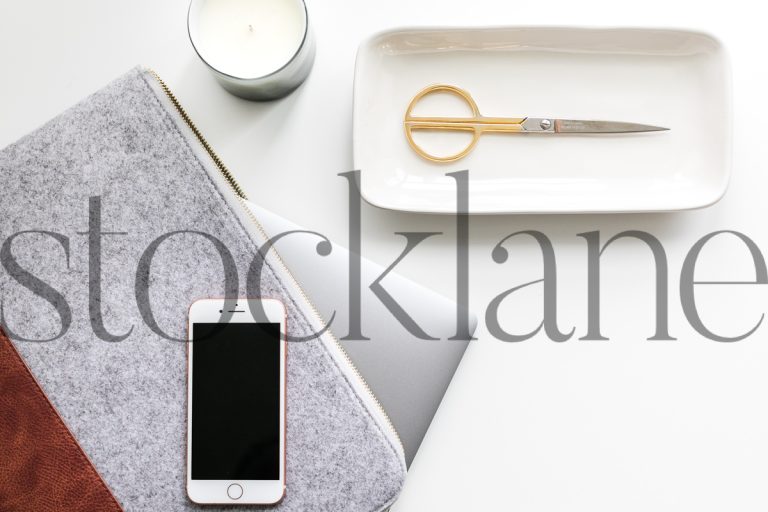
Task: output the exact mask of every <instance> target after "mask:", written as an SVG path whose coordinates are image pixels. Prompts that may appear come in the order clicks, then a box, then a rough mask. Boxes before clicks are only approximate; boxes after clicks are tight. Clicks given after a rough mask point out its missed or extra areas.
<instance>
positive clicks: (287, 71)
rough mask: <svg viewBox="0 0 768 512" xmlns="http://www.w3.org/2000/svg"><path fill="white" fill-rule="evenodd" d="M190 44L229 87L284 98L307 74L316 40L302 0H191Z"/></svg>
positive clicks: (243, 93)
mask: <svg viewBox="0 0 768 512" xmlns="http://www.w3.org/2000/svg"><path fill="white" fill-rule="evenodd" d="M187 25H188V28H189V37H190V40H191V41H192V46H193V47H194V48H195V51H196V52H197V54H198V55H199V56H200V58H201V59H202V60H203V62H205V63H206V64H207V65H208V67H209V68H210V69H211V70H212V71H213V73H214V75H215V76H216V78H217V79H218V80H219V82H220V83H221V85H222V86H223V87H224V88H225V89H227V90H228V91H229V92H231V93H233V94H235V95H237V96H240V97H243V98H246V99H253V100H270V99H276V98H281V97H283V96H286V95H287V94H289V93H291V92H292V91H293V90H294V89H296V88H297V87H298V86H299V85H301V83H302V82H303V81H304V79H306V77H307V75H308V74H309V71H310V70H311V68H312V62H313V60H314V53H315V48H314V40H313V38H312V35H311V32H310V29H309V18H308V16H307V9H306V6H305V5H304V2H303V1H302V0H192V1H191V3H190V6H189V15H188V18H187Z"/></svg>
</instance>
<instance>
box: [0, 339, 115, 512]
mask: <svg viewBox="0 0 768 512" xmlns="http://www.w3.org/2000/svg"><path fill="white" fill-rule="evenodd" d="M0 510H2V511H4V512H27V511H29V512H33V511H34V512H53V511H61V512H92V511H99V512H101V511H104V512H113V511H114V512H117V511H122V508H121V507H120V504H119V503H118V502H117V500H116V499H115V497H114V496H113V495H112V492H111V491H110V490H109V488H108V487H107V485H106V484H105V483H104V480H102V478H101V476H99V474H98V473H97V472H96V468H94V467H93V464H92V463H91V461H90V460H89V459H88V457H87V456H86V454H85V452H84V451H83V449H82V448H81V447H80V445H79V444H78V443H77V441H76V440H75V438H74V436H73V435H72V432H70V430H69V429H68V428H67V426H66V425H65V424H64V421H63V420H62V419H61V417H60V416H59V413H58V412H57V411H56V409H55V408H54V406H53V404H52V403H51V402H50V400H48V397H47V396H46V395H45V393H44V392H43V390H42V388H41V387H40V385H39V384H38V382H37V380H36V379H35V378H34V376H33V375H32V372H31V371H30V370H29V368H28V367H27V365H26V364H25V363H24V361H23V360H22V358H21V356H20V355H19V353H18V351H17V350H16V347H15V346H14V345H13V343H12V342H11V341H10V340H9V339H8V338H7V337H6V336H5V334H4V333H3V332H2V331H0Z"/></svg>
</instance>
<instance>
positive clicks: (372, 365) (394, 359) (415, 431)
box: [249, 203, 477, 466]
mask: <svg viewBox="0 0 768 512" xmlns="http://www.w3.org/2000/svg"><path fill="white" fill-rule="evenodd" d="M249 206H250V208H251V209H252V210H253V212H254V214H255V215H256V218H257V219H259V221H260V222H261V224H262V225H263V227H264V230H265V231H266V232H267V234H268V235H269V236H275V235H277V234H280V233H284V232H286V231H292V230H297V229H302V228H301V227H299V226H297V225H296V224H293V223H292V222H290V221H288V220H286V219H284V218H282V217H280V216H278V215H275V214H274V213H272V212H269V211H267V210H264V209H263V208H260V207H258V206H256V205H254V204H253V203H249ZM319 241H320V239H318V238H317V237H316V236H312V235H309V234H305V235H302V234H296V235H291V236H286V237H284V238H282V239H280V240H279V241H278V242H277V243H276V245H275V247H276V248H277V250H278V252H279V253H280V256H281V257H282V259H283V260H284V261H285V263H286V265H287V266H288V268H290V269H291V272H292V273H293V274H294V276H295V277H296V279H297V280H298V281H299V282H300V283H301V286H302V288H304V290H305V291H306V293H307V295H308V296H309V298H310V299H311V300H312V302H313V303H314V305H315V306H316V307H317V309H318V311H319V313H320V315H321V316H322V317H323V318H324V319H325V320H326V321H327V320H328V319H329V318H330V317H331V315H332V314H333V312H334V311H335V312H336V316H335V318H334V320H333V324H332V326H331V328H332V330H333V332H334V334H337V335H338V336H339V337H342V336H345V335H346V334H347V333H348V332H349V330H348V325H349V251H347V249H345V248H343V247H340V246H338V245H336V244H333V245H332V250H331V253H330V254H329V255H327V256H320V255H318V254H317V252H316V246H317V243H318V242H319ZM383 271H384V267H381V266H380V265H377V264H375V263H373V262H371V261H369V260H366V259H365V258H363V259H362V261H361V302H362V305H361V322H362V332H363V334H364V335H365V336H367V337H368V338H370V341H344V340H341V343H342V345H343V346H344V348H345V349H346V351H347V353H348V354H349V356H350V358H352V361H353V362H354V363H355V365H356V366H357V368H358V369H359V370H360V373H362V375H363V377H364V378H365V380H366V382H368V385H369V386H370V387H371V389H372V390H373V392H374V394H375V395H376V397H377V398H378V399H379V401H380V402H381V404H382V405H383V406H384V409H385V410H386V411H387V414H388V415H389V417H390V419H391V420H392V423H394V425H395V428H396V429H397V431H398V433H399V434H400V437H401V439H402V441H403V445H404V447H405V458H406V462H407V463H408V465H409V466H410V464H411V461H413V458H414V456H415V455H416V451H417V450H418V449H419V445H421V441H422V440H423V439H424V435H425V434H426V432H427V429H428V428H429V424H430V423H431V421H432V418H433V417H434V415H435V412H437V408H438V407H439V405H440V402H441V400H442V399H443V395H444V394H445V391H446V389H447V388H448V385H449V384H450V382H451V378H452V377H453V374H454V372H455V371H456V368H457V367H458V365H459V362H460V361H461V358H462V356H463V355H464V351H465V350H466V348H467V343H468V342H467V341H460V340H459V341H457V340H449V339H448V338H450V337H451V336H453V335H454V334H455V333H456V303H455V302H453V301H451V300H449V299H447V298H445V297H443V296H442V295H439V294H437V293H435V292H433V291H432V290H429V289H428V288H425V287H424V286H421V285H419V284H416V283H414V282H413V281H410V280H408V279H406V278H404V277H402V276H399V275H397V274H395V273H394V272H392V273H390V274H389V275H387V277H386V279H385V280H384V281H382V286H383V287H384V288H385V289H386V290H387V292H389V293H390V294H391V295H392V296H393V297H394V298H395V300H397V302H398V303H399V304H400V306H402V307H403V308H404V309H405V311H407V312H408V314H409V315H410V316H411V317H412V318H413V319H414V320H415V321H416V322H417V323H418V324H419V326H420V327H421V328H422V329H423V330H424V331H426V332H427V333H428V334H429V335H430V336H432V337H434V338H438V340H435V341H432V340H422V339H419V338H417V337H415V336H413V335H412V334H410V333H409V332H408V331H407V330H406V329H405V328H404V327H403V326H402V325H401V324H400V322H399V321H398V320H397V318H395V316H394V315H392V313H390V312H389V310H388V309H387V308H386V307H385V306H384V304H382V303H381V301H379V299H378V298H377V297H376V296H375V295H374V294H373V292H372V291H371V290H370V288H368V286H369V285H370V284H371V283H372V282H373V281H374V280H375V279H377V278H378V277H379V276H380V275H381V274H382V272H383ZM469 320H470V323H469V326H470V332H472V333H474V331H475V328H476V327H477V319H476V318H475V316H474V315H470V319H469Z"/></svg>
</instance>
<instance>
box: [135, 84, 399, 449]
mask: <svg viewBox="0 0 768 512" xmlns="http://www.w3.org/2000/svg"><path fill="white" fill-rule="evenodd" d="M149 73H150V74H151V75H152V76H153V77H154V78H155V80H157V82H158V84H160V88H161V89H162V90H163V92H164V93H165V95H166V96H167V97H168V99H169V100H170V102H171V104H173V107H174V108H175V109H176V112H178V114H179V116H181V118H182V119H183V120H184V123H185V124H186V125H187V126H188V127H189V129H190V130H191V131H192V133H193V134H194V135H195V137H196V138H197V140H198V142H200V145H201V146H202V147H203V149H204V150H205V152H206V153H208V156H210V157H211V160H213V163H214V165H215V166H216V168H217V169H218V170H219V172H220V173H221V175H222V176H223V177H224V180H225V181H226V182H227V183H228V184H229V186H230V187H231V188H232V191H233V192H234V193H235V196H236V197H237V199H238V202H240V204H241V205H242V207H243V208H244V209H245V212H246V215H248V217H249V218H250V219H251V222H253V224H254V226H255V227H256V229H257V230H258V232H259V234H260V235H261V236H262V237H264V239H265V240H268V239H269V236H268V235H267V233H266V231H264V227H263V226H262V225H261V223H260V222H259V221H258V219H257V218H256V216H255V215H254V214H253V212H252V211H251V209H250V208H248V205H246V204H245V202H244V201H246V200H247V199H248V198H247V197H246V195H245V191H244V190H243V188H242V187H241V186H240V184H239V183H238V182H237V180H236V179H235V177H234V176H233V175H232V172H231V171H230V170H229V169H228V168H227V166H226V165H224V162H223V161H222V160H221V158H219V155H217V154H216V152H215V151H214V150H213V148H212V147H211V145H210V144H209V143H208V141H207V140H206V139H205V137H203V134H202V133H201V132H200V130H199V129H198V128H197V125H195V123H194V121H192V118H191V117H189V114H187V111H186V110H184V107H182V106H181V103H180V102H179V100H178V98H176V95H175V94H173V91H171V89H170V87H168V84H166V83H165V81H164V80H163V79H162V78H160V75H158V74H157V73H156V72H155V71H154V70H149ZM270 251H271V252H272V253H273V255H274V256H275V257H276V259H277V262H278V264H279V265H280V267H282V269H283V270H284V271H285V273H286V274H287V275H288V276H289V277H290V279H291V280H292V281H293V283H294V284H295V287H296V289H297V290H298V291H299V293H300V294H301V297H302V298H303V299H304V301H305V303H306V304H308V305H309V309H310V311H311V312H312V314H313V315H314V316H315V317H316V318H317V319H318V320H319V321H320V322H321V323H322V324H323V325H325V321H324V320H323V318H322V317H321V316H320V313H319V312H318V311H317V308H316V307H315V305H314V303H313V302H312V301H311V300H310V299H309V297H308V296H307V294H306V292H305V291H304V288H302V286H301V285H300V284H299V282H298V281H297V280H296V278H295V277H294V275H293V273H291V271H290V269H289V268H288V266H287V265H286V264H285V262H284V261H283V258H282V257H281V256H280V253H278V252H277V251H276V250H275V249H274V247H272V248H270ZM326 332H327V333H328V335H329V336H330V338H331V339H332V340H333V342H334V344H335V345H336V347H337V348H338V349H339V352H340V353H341V355H342V357H343V358H344V361H345V362H346V363H347V365H349V367H350V368H351V369H352V372H353V373H354V374H355V376H356V377H357V378H358V380H359V381H360V383H361V384H362V386H363V389H365V391H366V392H367V393H368V395H369V396H370V397H371V399H372V400H373V402H374V403H375V404H376V407H377V408H378V409H379V411H380V412H381V414H382V416H383V417H384V419H385V420H386V423H387V426H388V427H389V429H390V430H391V431H392V433H393V434H394V435H395V438H396V439H397V442H398V443H399V444H400V447H401V448H402V447H403V441H402V439H401V438H400V434H399V433H398V432H397V429H396V428H395V425H394V424H393V423H392V419H391V418H390V417H389V415H388V414H387V411H385V410H384V407H383V406H382V405H381V402H380V401H379V399H378V398H377V397H376V394H374V392H373V390H372V389H371V386H370V385H369V384H368V382H367V381H366V380H365V377H363V375H362V374H361V373H360V370H358V368H357V366H356V365H355V363H354V362H352V359H351V358H350V357H349V354H348V353H347V351H346V349H345V348H344V347H343V346H342V345H341V343H340V342H339V339H338V338H337V337H336V335H335V334H334V333H333V332H332V331H331V329H326Z"/></svg>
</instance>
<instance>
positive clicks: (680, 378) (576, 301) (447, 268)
mask: <svg viewBox="0 0 768 512" xmlns="http://www.w3.org/2000/svg"><path fill="white" fill-rule="evenodd" d="M748 5H749V4H747V3H746V2H693V1H690V2H670V1H669V0H663V1H661V0H646V1H643V2H635V3H631V4H629V3H622V2H615V1H612V2H608V1H606V2H598V1H589V0H586V1H580V2H571V1H565V0H549V1H547V2H507V1H502V0H495V1H491V0H473V1H471V2H454V1H450V2H449V1H445V0H433V1H432V0H431V1H415V0H410V1H406V0H388V1H387V2H377V3H373V2H341V1H338V0H324V1H318V0H311V1H310V9H311V16H312V21H313V23H314V25H315V31H316V35H317V39H318V55H317V61H316V64H315V69H314V72H313V74H312V75H311V77H310V79H309V81H308V82H307V84H306V85H305V87H303V88H302V89H301V90H300V91H299V92H298V93H296V94H294V95H293V96H291V97H289V98H288V99H286V100H284V101H281V102H277V103H270V104H255V103H247V102H244V101H241V100H238V99H236V98H233V97H231V96H229V95H228V94H227V93H225V92H224V91H223V90H222V89H221V88H219V87H218V86H217V85H216V83H215V82H214V81H213V78H212V77H211V76H209V74H208V72H207V71H206V69H205V68H204V66H203V64H202V63H201V62H199V60H198V59H197V57H196V56H195V55H194V52H193V51H192V48H191V46H190V44H189V42H188V40H187V36H186V26H185V11H186V1H184V0H174V1H164V2H157V1H150V0H134V1H131V2H114V1H103V0H102V1H96V0H92V1H86V0H70V1H66V2H60V1H48V2H43V1H39V0H27V1H24V2H12V1H10V0H4V1H3V2H2V3H0V62H2V65H3V72H2V80H0V146H4V145H6V144H8V143H10V142H12V141H14V140H15V139H17V138H18V137H20V136H21V135H23V134H25V133H26V132H28V131H29V130H32V129H33V128H35V127H36V126H38V125H40V124H41V123H43V122H44V121H46V120H47V119H49V118H50V117H52V116H54V115H55V114H57V113H59V112H60V111H61V110H63V109H64V108H66V107H67V106H69V105H71V104H72V103H74V102H75V101H77V100H79V99H80V98H82V97H83V96H84V95H86V94H87V93H90V92H92V91H94V90H96V89H98V88H99V87H101V86H102V85H104V84H105V83H106V82H108V81H109V80H111V79H113V78H115V77H117V76H118V75H120V74H121V73H122V72H124V71H126V70H127V69H128V68H130V67H132V66H134V65H136V64H139V63H141V64H145V65H148V66H151V67H153V68H155V69H156V70H157V71H158V72H159V73H160V74H161V75H162V76H163V77H164V78H165V79H166V81H167V82H168V83H169V84H170V86H171V87H172V88H173V90H174V91H175V92H176V94H177V95H178V96H179V98H180V100H181V101H182V103H183V104H184V105H185V106H186V107H187V109H188V110H189V113H190V114H191V116H192V118H193V119H195V120H196V122H197V123H198V124H199V126H200V128H201V130H202V132H203V133H204V134H205V135H206V137H207V138H208V139H209V140H210V142H211V144H212V145H213V146H214V147H215V148H216V150H217V151H218V152H219V153H220V154H221V156H222V157H223V159H224V161H225V162H226V163H227V164H228V165H229V166H230V167H231V168H232V169H233V170H234V172H235V173H236V175H237V177H238V179H239V180H240V181H241V182H242V183H243V184H244V186H245V189H246V191H247V192H248V195H249V196H250V197H251V198H252V199H253V200H254V201H256V202H258V203H260V204H261V205H262V206H264V207H266V208H268V209H271V210H273V211H275V212H277V213H279V214H282V215H284V216H286V217H288V218H289V219H291V220H293V221H295V222H298V223H300V224H304V225H306V226H307V227H311V228H313V229H316V230H318V231H321V232H323V233H325V234H327V235H328V236H329V237H331V238H332V239H334V240H337V241H341V242H343V243H346V218H347V214H346V208H345V205H346V201H347V190H346V181H345V180H343V179H341V178H339V177H337V176H336V174H337V173H339V172H344V171H348V170H350V169H351V167H352V156H351V104H352V101H351V99H352V98H351V93H352V73H353V66H354V58H355V51H356V48H357V45H358V43H359V42H360V41H361V40H362V39H363V38H365V37H366V36H368V35H369V34H371V33H372V32H374V31H377V30H380V29H384V28H389V27H394V26H398V25H439V24H453V25H456V24H472V25H482V24H561V25H562V24H579V25H600V26H605V25H634V26H675V27H691V28H699V29H704V30H707V31H710V32H713V33H714V34H715V35H717V36H718V37H720V38H722V39H723V41H724V42H725V44H726V45H727V46H728V48H729V49H730V52H731V57H732V64H733V70H734V90H735V98H734V108H735V120H736V126H735V154H734V156H735V160H734V174H733V179H732V182H731V188H730V190H729V192H728V193H727V195H726V197H725V198H724V199H723V200H722V201H721V202H720V203H719V204H717V205H715V206H714V207H711V208H709V209H706V210H702V211H695V212H687V213H678V214H652V215H606V216H595V215H588V216H564V215H559V216H550V217H547V216H501V217H480V218H474V219H472V222H471V230H472V233H471V244H472V246H471V269H470V275H471V285H470V287H471V289H470V294H471V297H470V298H471V303H472V305H473V308H474V310H475V311H476V312H478V313H479V314H480V316H481V317H482V316H483V315H484V311H485V307H486V305H487V303H488V302H489V301H490V300H491V298H492V297H494V296H495V295H497V294H498V293H501V292H502V291H504V290H505V289H507V288H511V287H513V286H517V285H519V284H522V283H524V282H528V281H532V280H535V279H539V278H540V277H541V276H540V273H541V262H540V255H539V252H538V249H537V248H536V246H534V245H533V244H531V243H530V242H529V241H527V240H524V239H519V240H517V241H513V242H511V243H509V244H508V245H507V247H508V248H509V249H510V251H511V257H510V260H509V261H508V262H507V263H505V264H504V265H498V264H496V263H494V262H493V261H492V260H491V258H490V252H491V249H492V247H493V246H494V244H496V243H497V242H498V241H499V240H501V239H502V238H503V237H504V236H506V235H507V234H510V233H512V232H514V231H517V230H521V229H538V230H541V231H543V232H544V233H546V234H547V235H548V236H550V237H551V238H552V240H553V242H554V244H555V249H556V251H557V261H558V270H559V275H558V278H559V281H558V287H559V315H560V318H559V321H560V325H561V326H562V328H563V329H564V330H569V329H570V328H571V327H575V328H576V336H574V339H572V340H570V341H568V342H566V343H562V344H557V343H553V342H551V341H549V340H548V339H546V338H545V337H544V336H543V335H542V336H537V337H536V338H534V339H532V340H529V341H526V342H523V343H518V344H505V343H503V342H500V341H497V340H494V339H492V338H491V337H490V336H489V335H488V334H487V331H486V330H485V328H484V327H481V329H480V331H479V333H478V336H479V338H480V339H479V340H478V341H477V342H476V343H474V344H472V345H471V346H470V348H469V351H468V352H467V355H466V357H465V359H464V362H463V363H462V365H461V367H460V369H459V372H458V374H457V375H456V378H455V380H454V382H453V384H452V387H451V388H450V390H449V393H448V395H447V396H446V399H445V401H444V403H443V406H442V408H441V410H440V411H439V413H438V416H437V417H436V420H435V422H434V423H433V426H432V429H431V430H430V432H429V435H428V437H427V439H426V441H425V443H424V445H423V447H422V450H421V452H420V453H419V455H418V457H417V459H416V461H415V463H414V465H413V467H412V469H411V472H410V475H409V478H408V482H407V485H406V488H405V491H404V493H403V495H402V498H401V499H400V501H399V502H398V504H397V505H396V506H395V507H394V509H395V511H396V512H408V511H411V512H414V511H425V510H446V511H451V510H456V511H459V510H461V511H465V510H525V511H547V512H551V511H557V510H568V511H590V512H595V511H615V510H623V511H648V510H654V511H680V510H696V511H715V510H718V511H719V510H740V511H744V510H766V509H767V508H768V494H767V493H766V492H765V482H766V479H767V478H768V414H766V403H765V402H766V401H765V399H764V394H765V390H766V389H768V386H767V385H768V372H766V370H765V366H766V362H768V340H766V335H765V332H766V329H768V327H766V326H762V327H761V328H760V329H759V330H758V331H757V333H756V334H754V335H753V336H752V337H750V338H749V339H747V340H745V341H742V342H739V343H735V344H727V345H726V344H718V343H716V342H713V341H708V340H706V339H703V338H701V337H700V336H698V335H697V334H696V333H695V332H694V331H693V330H692V329H691V328H690V326H689V325H688V324H687V322H686V321H685V318H684V316H683V314H682V310H681V308H680V303H679V299H678V290H677V286H678V278H679V271H680V267H681V264H682V260H683V258H684V257H685V253H686V251H687V250H688V248H689V247H690V246H691V245H692V244H693V243H694V242H695V241H696V240H697V239H698V238H699V237H701V236H703V235H704V234H706V233H708V232H710V231H714V230H717V229H735V230H739V231H742V232H744V233H746V234H748V235H749V236H751V237H752V238H754V239H755V241H756V242H757V243H758V244H759V245H760V247H761V248H763V249H766V250H768V236H766V233H765V222H764V219H765V218H766V213H768V212H767V211H766V209H767V208H768V207H767V206H766V201H765V192H764V189H765V188H766V185H768V179H766V175H765V165H766V160H767V157H768V144H766V143H765V137H766V134H765V132H764V131H763V130H761V129H760V125H761V124H764V123H763V122H762V119H763V118H764V116H765V114H766V112H768V108H767V107H768V105H767V103H766V101H767V100H766V94H765V91H766V90H768V72H767V71H766V66H765V65H764V61H765V53H764V51H765V47H766V34H765V20H764V17H763V16H762V15H761V14H762V13H761V12H760V11H759V10H757V8H756V7H753V8H749V7H747V6H748ZM751 5H753V6H756V5H757V4H755V3H754V2H753V3H751ZM3 200H8V198H5V199H3ZM83 207H84V208H85V207H86V205H83ZM363 225H364V231H365V233H364V240H363V244H364V252H365V255H366V256H368V257H369V258H371V259H373V260H376V261H378V262H380V263H383V264H385V265H388V264H389V263H390V262H391V261H392V260H393V259H394V258H395V257H396V256H397V255H398V254H399V252H400V250H401V249H402V239H401V238H399V237H397V236H395V235H394V234H393V233H394V232H395V231H402V230H421V231H444V232H445V233H446V234H445V235H444V236H443V237H438V238H433V239H430V240H429V241H428V242H427V243H425V244H424V245H423V246H420V247H419V248H418V249H417V250H416V251H414V253H413V254H411V255H410V256H409V257H408V258H407V260H406V262H404V263H403V265H402V266H401V267H400V271H401V272H402V273H403V274H405V275H408V276H410V277H412V278H413V279H415V280H417V281H420V282H422V283H424V284H427V285H429V286H431V287H433V288H435V289H437V290H439V291H441V292H443V293H445V294H447V295H453V294H454V285H453V276H454V274H455V269H454V246H453V239H454V237H453V225H452V222H451V219H450V218H448V217H435V216H418V215H412V214H403V213H394V212H387V211H383V210H378V209H375V208H371V207H366V208H364V219H363ZM625 229H642V230H646V231H649V232H651V233H653V234H654V235H656V236H657V237H658V238H659V239H661V241H662V242H663V243H664V245H665V247H666V249H667V252H668V257H669V262H670V330H671V332H672V334H673V335H674V336H676V337H677V338H678V340H677V341H662V342H659V341H655V342H654V341H646V338H647V337H649V336H651V335H652V334H653V302H652V297H653V295H652V292H653V290H652V285H651V283H652V280H651V276H652V267H651V263H650V262H651V260H650V254H649V252H648V250H647V248H645V247H644V246H643V245H642V244H641V243H639V242H633V241H622V242H620V243H617V244H616V245H614V246H612V247H611V248H610V249H609V250H608V251H606V255H605V258H604V260H603V263H604V272H603V279H604V284H603V289H602V291H603V301H604V304H603V308H602V314H603V334H605V335H606V336H609V337H610V338H611V339H610V341H602V342H596V341H579V340H578V339H577V338H578V337H580V336H583V335H584V334H585V332H586V252H585V243H584V241H583V239H581V238H579V237H577V236H576V235H577V233H581V232H584V231H590V230H601V232H602V233H603V239H604V240H605V239H607V238H608V237H610V236H612V235H614V234H616V233H618V232H620V231H622V230H625ZM750 268H751V267H750V260H749V257H748V256H747V255H746V253H745V250H744V249H743V247H741V246H739V245H738V244H737V243H735V242H733V241H732V240H726V239H723V240H722V241H720V242H717V243H713V244H712V245H711V246H710V247H709V248H708V249H706V250H705V252H704V253H703V255H702V260H701V268H700V269H699V270H700V272H699V275H698V277H699V279H702V280H714V279H734V280H735V279H750V278H752V277H753V276H754V271H753V270H750ZM515 295H519V297H518V298H516V299H513V300H512V301H511V302H510V303H509V304H508V306H507V307H506V308H505V320H504V325H505V327H507V328H508V329H510V330H512V329H514V330H516V331H517V332H524V330H525V329H526V328H528V329H530V328H533V327H535V326H536V325H537V324H538V322H539V318H540V314H541V313H540V311H541V300H540V299H541V287H536V286H534V287H531V288H529V289H527V290H526V291H523V292H520V293H517V294H515ZM698 297H699V301H700V309H701V311H702V314H703V315H704V318H705V322H707V323H708V325H709V326H710V327H711V328H712V329H713V330H719V331H720V332H722V333H724V334H737V333H740V332H743V331H745V330H747V329H748V328H749V327H751V325H753V324H754V322H755V321H756V320H757V319H758V318H759V317H760V315H761V314H762V313H763V312H764V311H765V310H766V309H768V301H766V300H765V299H766V294H765V290H764V288H763V287H758V286H752V287H749V286H741V287H736V286H728V287H710V288H709V289H703V287H702V289H701V291H700V292H699V293H698ZM424 371H429V368H425V369H424Z"/></svg>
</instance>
